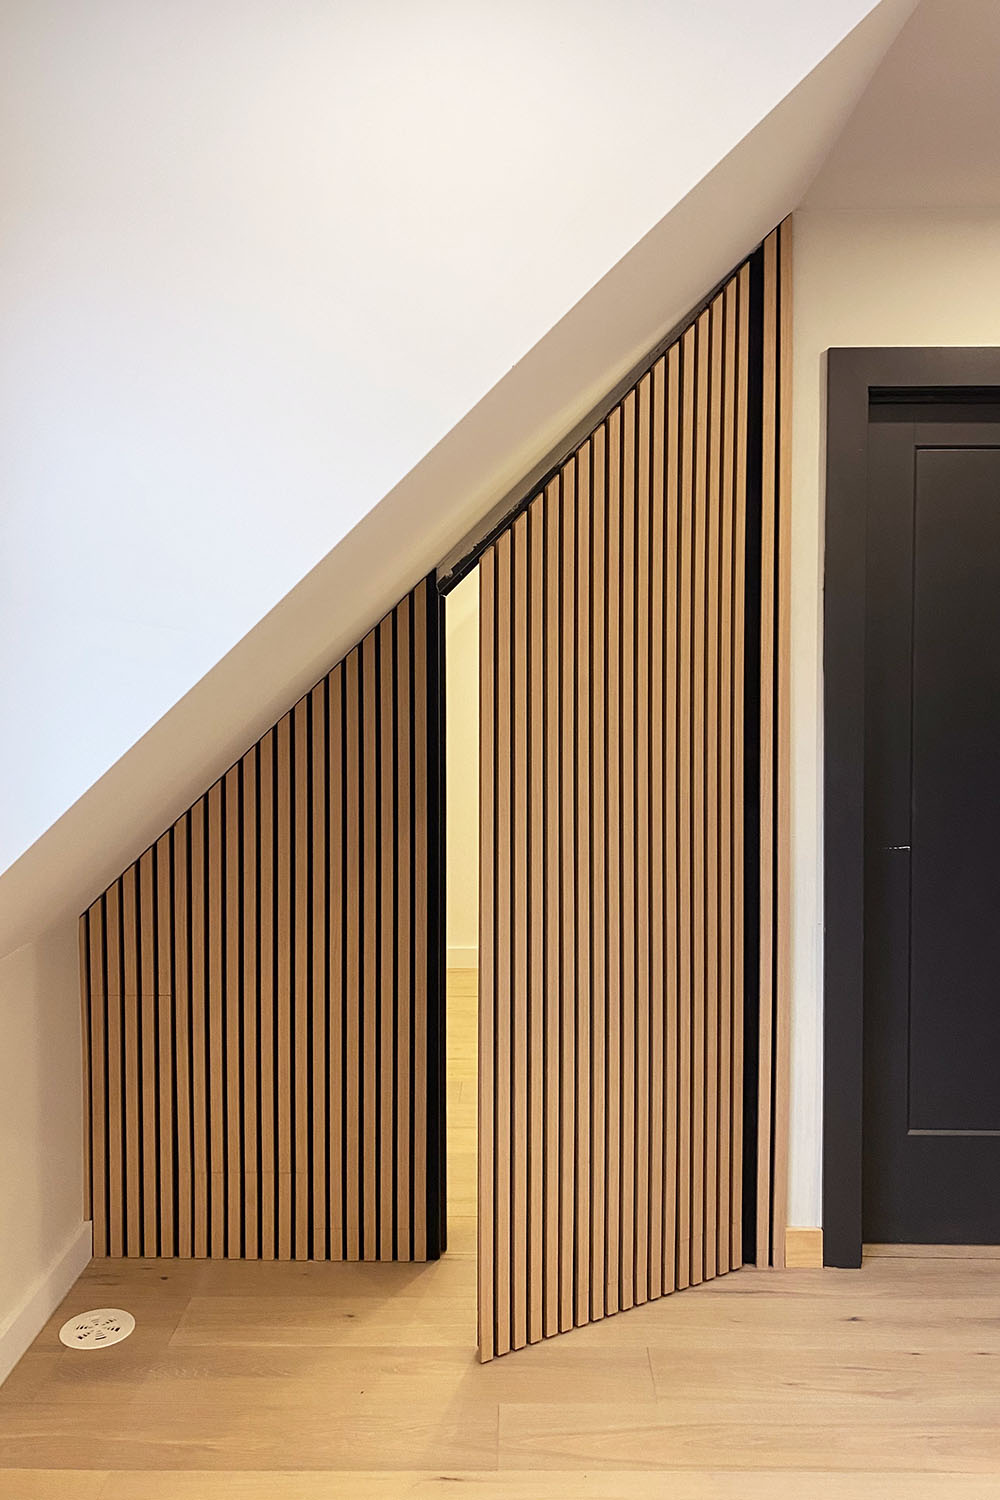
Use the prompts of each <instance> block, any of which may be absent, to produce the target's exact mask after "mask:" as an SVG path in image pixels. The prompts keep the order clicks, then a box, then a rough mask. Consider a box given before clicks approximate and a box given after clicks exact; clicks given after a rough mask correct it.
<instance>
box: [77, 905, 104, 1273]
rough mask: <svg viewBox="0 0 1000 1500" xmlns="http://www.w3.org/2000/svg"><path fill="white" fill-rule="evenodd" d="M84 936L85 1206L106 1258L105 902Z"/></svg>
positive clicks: (84, 925)
mask: <svg viewBox="0 0 1000 1500" xmlns="http://www.w3.org/2000/svg"><path fill="white" fill-rule="evenodd" d="M80 927H81V931H83V930H85V931H86V935H87V981H86V986H85V1006H86V1014H87V1016H88V1019H89V1022H90V1048H89V1052H88V1060H89V1064H90V1067H89V1070H88V1072H87V1074H86V1075H85V1077H84V1099H85V1101H86V1103H87V1105H88V1106H89V1107H88V1109H87V1117H88V1121H89V1125H90V1142H89V1147H90V1149H89V1168H90V1171H89V1182H88V1187H89V1193H88V1198H87V1202H88V1207H89V1209H90V1216H91V1218H92V1219H93V1222H94V1254H95V1255H107V1254H109V1250H108V1212H107V1201H108V1200H107V1190H108V1151H107V1147H108V1139H107V1129H108V1074H107V1052H106V1038H107V1018H106V1009H107V1008H106V1005H105V1004H104V1003H102V1001H103V999H104V996H105V994H106V985H105V977H104V963H105V955H106V952H107V943H106V937H105V925H104V900H103V898H101V899H99V900H97V901H95V902H94V904H93V906H92V907H91V908H90V910H89V912H88V913H87V918H86V921H81V923H80Z"/></svg>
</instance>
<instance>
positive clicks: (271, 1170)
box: [257, 729, 278, 1260]
mask: <svg viewBox="0 0 1000 1500" xmlns="http://www.w3.org/2000/svg"><path fill="white" fill-rule="evenodd" d="M274 741H275V731H274V730H273V729H269V730H268V732H267V734H265V735H264V737H263V739H262V740H261V741H260V744H259V745H258V755H259V760H258V783H257V823H258V830H259V833H258V838H259V843H260V864H259V875H258V890H259V897H258V899H259V904H260V933H259V938H258V941H259V953H260V965H259V971H258V973H259V984H260V1011H259V1014H260V1022H259V1032H258V1047H259V1051H260V1073H259V1099H260V1140H259V1157H260V1198H259V1218H260V1258H261V1260H274V1259H275V1257H276V1255H277V1253H278V1239H277V1203H276V1197H275V1192H276V1185H277V1180H278V1163H277V1157H276V1155H275V1133H274V1131H275V1123H274V1091H275V1048H274V1029H275V1006H274V977H275V933H274V886H275V859H274V849H275V840H274Z"/></svg>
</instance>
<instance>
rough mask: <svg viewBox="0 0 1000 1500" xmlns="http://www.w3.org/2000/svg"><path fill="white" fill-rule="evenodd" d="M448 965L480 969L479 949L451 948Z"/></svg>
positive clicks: (453, 967)
mask: <svg viewBox="0 0 1000 1500" xmlns="http://www.w3.org/2000/svg"><path fill="white" fill-rule="evenodd" d="M448 967H449V969H478V968H479V949H478V948H449V949H448Z"/></svg>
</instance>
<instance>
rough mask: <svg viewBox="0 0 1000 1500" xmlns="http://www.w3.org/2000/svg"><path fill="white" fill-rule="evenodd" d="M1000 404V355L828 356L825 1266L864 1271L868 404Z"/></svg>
mask: <svg viewBox="0 0 1000 1500" xmlns="http://www.w3.org/2000/svg"><path fill="white" fill-rule="evenodd" d="M889 400H893V401H900V400H907V401H910V400H912V401H919V402H921V403H926V404H927V405H928V406H933V405H934V404H937V403H940V404H944V403H947V404H948V405H949V406H952V407H954V406H955V405H956V404H966V403H968V404H969V405H974V404H979V403H981V402H983V401H986V400H988V401H997V400H1000V348H993V349H988V348H976V349H972V348H969V349H830V350H829V351H828V354H827V464H826V561H825V571H824V590H825V593H824V605H823V674H824V679H823V709H824V726H825V727H824V752H823V753H824V767H823V820H824V835H823V837H824V853H823V876H824V896H823V918H824V937H823V994H824V1014H823V1259H824V1263H825V1264H826V1265H828V1266H849V1267H854V1266H860V1264H861V1243H862V1237H861V1236H862V1231H861V1180H862V1080H863V1055H862V1049H863V1041H862V1038H863V1019H864V773H865V762H864V743H865V723H864V701H865V573H866V545H865V531H866V513H867V493H866V491H867V477H868V416H869V409H870V407H871V406H872V405H873V404H879V403H883V402H885V401H889Z"/></svg>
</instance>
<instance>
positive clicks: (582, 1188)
mask: <svg viewBox="0 0 1000 1500" xmlns="http://www.w3.org/2000/svg"><path fill="white" fill-rule="evenodd" d="M590 473H591V444H590V443H589V442H588V443H585V444H583V446H582V447H581V449H580V450H579V452H578V454H577V458H576V476H575V490H576V507H575V509H576V527H575V532H576V535H575V566H576V580H575V596H576V597H575V606H576V607H575V621H574V630H575V645H574V651H575V663H574V665H575V684H574V691H575V694H576V702H575V724H574V737H575V742H576V744H575V748H576V855H575V867H576V933H577V946H576V952H577V963H576V994H575V1011H576V1016H575V1023H576V1024H575V1053H576V1122H575V1127H574V1128H575V1133H576V1160H575V1162H574V1177H575V1193H574V1204H573V1216H574V1225H575V1231H574V1236H575V1241H576V1268H575V1274H574V1281H575V1295H574V1314H573V1316H574V1320H575V1322H576V1323H577V1324H583V1323H587V1322H589V1321H590V1318H591V1291H590V1258H591V1247H590V1174H591V1157H590V1124H591V1115H592V1104H591V1054H592V1036H591V1016H590V1010H591V1004H592V992H593V977H592V956H591V943H592V934H591V921H590V843H591V782H590V777H591V770H590V759H591V750H592V727H593V726H592V722H591V713H590V679H591V641H590V615H591V604H590V569H591V545H592V535H593V525H592V518H591V497H590V488H591V486H590ZM520 607H521V608H523V605H520Z"/></svg>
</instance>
